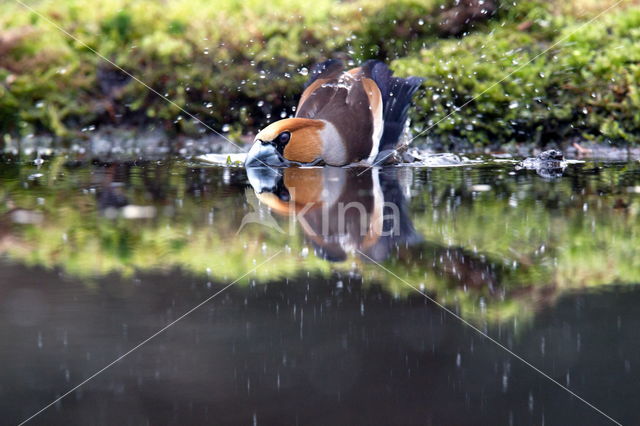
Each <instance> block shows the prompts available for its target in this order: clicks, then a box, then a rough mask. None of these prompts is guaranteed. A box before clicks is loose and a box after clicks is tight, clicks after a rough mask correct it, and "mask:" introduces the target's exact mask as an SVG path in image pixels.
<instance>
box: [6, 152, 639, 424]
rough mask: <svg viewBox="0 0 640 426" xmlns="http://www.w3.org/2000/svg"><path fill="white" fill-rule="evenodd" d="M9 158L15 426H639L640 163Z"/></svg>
mask: <svg viewBox="0 0 640 426" xmlns="http://www.w3.org/2000/svg"><path fill="white" fill-rule="evenodd" d="M3 161H4V164H3V167H2V168H1V169H0V170H1V173H2V175H1V176H0V195H1V197H2V204H1V207H0V208H1V210H0V251H1V252H2V264H1V266H0V282H1V283H2V284H1V287H0V291H1V292H2V298H1V302H0V316H1V317H2V318H3V322H2V325H1V326H0V335H1V336H2V338H3V341H4V342H5V343H4V344H3V345H2V349H1V351H0V362H1V365H3V366H4V368H3V369H2V372H1V373H0V375H1V378H0V392H1V394H0V395H1V396H2V398H1V399H0V413H1V415H2V417H3V419H5V421H4V422H3V423H7V424H12V423H13V424H15V423H19V422H20V421H22V420H24V419H26V418H28V417H29V416H31V415H32V414H34V413H35V412H37V411H38V410H39V409H41V408H42V407H43V406H45V405H47V404H48V403H50V402H51V401H53V400H54V399H55V398H56V397H57V396H59V395H61V394H63V393H65V392H66V391H68V390H69V389H71V388H73V387H74V386H76V385H77V384H78V383H80V382H82V381H83V380H84V379H85V378H87V377H89V376H91V375H92V374H93V373H94V372H96V371H98V370H100V369H101V368H103V367H104V366H105V365H107V364H109V363H110V362H111V361H113V360H114V359H116V358H117V357H118V356H120V355H121V354H123V353H125V352H127V351H128V350H129V349H131V348H133V347H135V346H136V345H137V344H138V343H139V342H141V341H143V340H144V339H146V338H147V337H149V336H151V335H152V334H154V333H155V332H156V331H158V330H159V329H161V328H162V327H164V326H165V325H167V324H169V323H170V322H171V321H173V320H175V319H177V318H179V317H180V316H181V315H183V314H184V313H185V312H188V311H189V310H190V309H191V308H193V307H194V306H196V305H198V304H199V303H201V302H202V301H204V300H206V299H207V298H208V297H210V296H211V295H213V294H215V293H216V292H218V291H220V290H221V289H223V288H224V287H225V286H226V285H228V284H229V283H232V282H234V281H235V280H238V281H237V283H235V284H234V285H232V286H231V287H229V288H228V289H226V290H225V291H224V292H222V293H220V294H219V295H218V296H216V297H215V298H213V299H212V300H210V301H209V302H208V303H206V304H205V305H203V306H202V307H200V308H199V309H197V310H196V311H194V312H193V313H191V314H190V315H188V316H187V317H186V318H184V319H182V320H181V321H179V322H178V323H176V324H175V325H173V326H172V327H171V328H169V329H168V330H167V331H166V332H164V333H162V334H160V335H158V336H157V337H156V338H154V339H153V340H151V341H149V342H148V343H146V344H145V345H143V346H142V347H140V348H139V349H137V350H136V351H134V352H133V353H131V355H129V356H128V357H126V358H124V359H123V360H122V361H120V362H119V363H117V364H115V365H114V366H112V367H111V368H109V369H108V370H106V371H104V372H103V373H102V374H100V375H98V376H97V377H95V378H94V379H92V380H91V381H89V382H88V383H86V384H85V385H83V386H82V387H80V388H79V389H78V390H77V391H75V392H74V393H72V394H70V395H69V396H67V397H66V398H64V399H62V400H61V401H60V402H58V403H57V404H55V405H54V406H52V407H51V408H49V409H48V410H46V411H44V412H43V413H42V414H40V415H39V416H37V417H35V418H34V419H33V420H32V421H31V422H32V423H33V424H70V423H73V424H85V423H89V424H120V423H121V424H154V425H156V424H212V423H214V424H215V423H221V424H229V423H238V424H319V425H320V424H389V423H398V424H455V425H467V424H468V425H472V424H518V425H520V424H536V425H539V424H546V425H555V424H611V423H610V422H609V421H608V420H607V419H606V418H605V417H604V416H602V415H601V414H599V413H597V412H596V411H594V410H593V409H592V408H590V407H588V406H587V405H585V404H584V403H582V402H580V401H579V400H577V399H576V398H574V397H572V396H571V395H570V394H569V393H568V392H566V391H565V390H563V389H562V388H560V387H559V386H557V385H556V384H554V383H552V382H551V381H549V380H548V379H547V378H544V377H543V376H542V375H540V374H539V373H538V372H536V371H534V370H533V369H532V368H531V367H529V366H527V365H525V364H523V363H522V362H520V361H518V360H517V359H516V358H514V357H513V356H512V355H510V354H509V353H507V352H506V351H505V350H504V349H501V348H499V347H498V346H496V345H495V344H494V343H492V342H490V341H488V340H487V339H486V338H485V337H483V336H482V335H480V334H479V333H477V332H476V331H474V330H473V329H471V328H469V327H468V326H466V325H464V324H463V323H462V322H461V321H460V320H459V319H457V318H455V317H453V316H451V315H449V314H448V313H446V312H445V311H444V310H443V309H441V308H440V307H438V306H437V305H436V304H434V303H432V302H431V301H430V300H428V299H427V298H425V296H423V295H422V294H420V292H423V293H424V294H426V295H427V296H428V297H429V298H432V299H433V300H435V301H437V302H438V303H439V304H442V305H443V306H446V307H448V308H449V309H451V310H453V311H454V312H455V313H456V314H457V315H459V316H460V317H461V318H463V319H464V320H465V321H469V322H471V323H472V324H475V325H476V326H477V327H479V328H480V329H481V330H483V331H484V332H486V333H487V334H488V335H490V336H492V337H494V338H495V339H497V340H498V341H500V342H501V343H502V344H504V345H505V346H506V347H508V348H510V350H512V351H513V352H515V353H517V354H518V355H520V356H522V357H523V358H525V359H526V360H527V361H529V362H530V363H531V364H533V365H535V366H536V367H538V368H540V369H541V370H543V371H545V372H546V373H548V374H549V375H550V376H551V377H552V378H553V379H554V380H557V381H558V382H559V383H561V384H562V385H564V386H567V387H569V388H570V389H571V390H573V391H574V392H576V393H577V394H579V395H580V396H582V397H584V398H585V399H586V400H588V401H589V402H591V403H592V404H594V405H595V406H597V407H598V408H599V409H601V410H602V411H604V412H605V413H607V414H608V415H610V416H611V417H613V418H615V419H616V420H618V421H620V422H622V423H624V424H635V423H637V422H638V414H637V409H636V408H635V400H636V399H637V398H636V397H637V395H638V391H640V385H639V383H640V370H639V369H638V366H639V365H640V364H639V363H640V355H639V353H640V351H639V349H640V347H639V343H638V339H637V338H636V330H637V329H638V325H639V323H640V287H638V286H637V284H638V283H640V257H639V256H638V254H639V253H638V248H637V241H638V237H639V231H640V225H639V224H638V216H639V214H640V164H638V163H637V162H635V163H634V162H630V163H627V162H607V163H602V162H594V161H590V162H587V163H585V164H582V165H572V166H570V167H568V168H567V169H566V170H565V171H564V173H563V175H562V176H561V177H557V178H550V177H542V176H539V175H538V174H536V172H535V171H530V170H516V168H515V167H514V165H513V164H511V163H482V164H477V165H473V166H469V167H451V168H446V167H445V168H437V169H424V168H384V169H374V170H369V171H366V172H364V173H362V170H359V169H353V170H345V169H309V170H293V171H284V172H282V173H281V175H282V176H278V174H275V175H274V174H273V173H269V172H266V173H263V174H258V175H256V173H249V175H247V172H246V171H245V170H244V169H242V168H218V167H204V166H201V165H198V164H196V163H189V162H181V161H160V162H139V163H133V162H132V163H106V164H105V163H94V164H84V163H76V162H72V161H69V160H68V159H65V158H64V157H56V158H52V159H47V161H45V163H44V164H43V165H42V166H40V167H37V166H35V165H34V164H33V162H32V161H31V159H30V160H23V161H19V159H15V158H5V159H4V160H3ZM349 203H353V204H352V205H353V206H355V205H357V206H361V209H362V210H358V208H353V209H351V210H347V211H346V212H345V211H344V206H346V205H349ZM341 206H342V207H343V210H340V208H341ZM394 206H395V207H394ZM305 208H306V210H305ZM339 217H343V219H341V220H338V219H337V218H339ZM363 230H364V231H363ZM265 261H266V263H265V264H263V263H264V262H265ZM380 265H381V266H382V267H381V266H380ZM247 272H249V273H248V274H247ZM245 275H246V276H245Z"/></svg>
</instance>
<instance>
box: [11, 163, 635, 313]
mask: <svg viewBox="0 0 640 426" xmlns="http://www.w3.org/2000/svg"><path fill="white" fill-rule="evenodd" d="M96 171H100V170H96ZM639 171H640V169H639V166H638V165H633V164H630V165H628V166H626V167H616V168H605V169H596V168H594V169H592V170H591V171H590V172H591V173H578V174H573V173H572V172H571V170H569V171H568V176H567V177H564V178H562V179H560V180H557V181H554V182H547V181H543V180H541V179H538V178H535V179H527V178H526V176H525V175H524V174H525V173H528V172H521V175H520V176H515V177H509V178H506V175H505V174H504V173H500V170H495V169H492V170H491V173H490V176H489V174H487V172H486V171H484V170H483V169H482V168H475V169H471V170H465V169H453V170H444V169H442V170H433V171H429V176H430V178H429V179H422V177H421V175H420V173H421V172H420V171H417V172H416V174H417V175H416V178H417V179H416V180H417V181H419V182H422V183H420V184H417V185H415V186H414V188H413V192H414V193H415V194H416V195H415V196H414V198H413V199H412V201H411V208H412V214H411V216H412V218H413V222H414V225H415V227H416V228H417V230H418V231H419V232H420V234H422V236H423V237H424V239H425V242H424V243H422V244H420V245H417V246H415V247H413V248H405V247H400V248H398V250H399V252H398V253H399V254H398V255H397V256H393V257H392V258H390V259H389V260H388V261H386V262H385V263H384V266H385V267H386V268H389V269H390V270H391V271H393V272H394V273H395V274H397V275H398V276H399V277H402V278H403V279H404V280H406V281H407V282H409V283H410V284H412V285H415V286H417V287H421V286H423V287H424V290H425V291H426V292H427V293H428V294H429V295H432V296H433V297H435V299H436V300H438V301H439V302H440V303H443V304H446V305H449V306H456V308H457V309H459V311H460V313H461V314H462V315H463V316H464V317H465V318H469V319H473V320H477V321H488V322H491V321H504V320H508V319H512V318H518V319H526V318H528V317H530V316H531V315H532V314H533V312H535V310H536V309H538V308H539V307H540V306H545V305H546V304H549V303H553V302H554V301H555V299H556V298H557V297H558V296H560V295H561V294H562V293H563V292H565V291H568V290H571V289H574V288H582V287H600V286H604V285H607V284H611V283H620V284H636V283H640V255H639V253H638V248H637V241H638V237H640V235H639V233H640V225H639V221H638V219H639V217H638V216H639V215H640V201H639V199H638V195H636V194H635V193H633V192H628V188H632V189H633V190H634V191H635V188H636V187H637V186H638V185H640V174H639ZM34 172H35V168H34V167H31V166H16V165H14V166H10V165H6V166H5V167H4V168H3V170H2V177H3V184H2V186H1V187H0V199H2V201H3V202H2V203H1V204H0V206H1V209H0V248H1V250H2V252H3V253H4V254H5V255H6V256H8V257H9V258H11V259H14V260H16V261H20V262H24V263H27V264H30V265H39V266H44V267H48V268H61V269H63V270H64V271H65V272H66V273H68V274H71V275H74V276H78V277H82V278H84V279H90V278H91V277H94V276H103V275H107V274H110V273H119V274H123V275H125V276H131V275H133V274H135V273H136V272H137V271H149V270H163V271H166V270H169V269H174V268H179V269H181V270H182V271H184V272H185V273H189V274H193V275H197V276H207V275H209V276H211V277H212V279H216V280H223V281H225V282H229V281H231V280H233V279H235V278H237V277H239V276H240V275H242V274H244V273H245V272H246V271H248V270H250V269H251V268H252V267H254V266H255V265H256V264H259V263H261V262H263V261H264V260H266V259H267V258H268V257H269V256H271V255H272V254H274V253H276V252H277V251H278V250H280V249H283V253H282V254H281V255H279V256H277V257H276V258H274V259H273V260H272V261H270V262H269V263H268V264H267V265H265V266H263V267H261V268H259V269H258V270H257V271H256V273H255V274H250V276H249V277H247V278H246V279H245V280H243V281H242V282H243V283H245V284H246V283H250V282H251V281H252V280H254V279H258V280H262V281H267V280H275V279H283V278H292V279H302V280H304V277H305V276H306V274H307V272H308V273H311V274H319V275H325V276H328V275H329V274H330V273H331V271H332V270H336V269H337V270H339V271H340V272H341V273H343V274H344V275H348V274H350V273H358V274H362V276H363V278H364V281H365V283H368V284H370V285H382V286H384V287H385V289H386V290H388V291H390V292H392V293H393V294H395V295H397V296H398V297H406V296H408V295H410V294H412V293H413V292H414V290H412V289H410V288H409V287H407V286H406V285H405V284H404V283H403V282H402V281H400V280H398V279H396V278H394V277H393V276H391V275H389V274H387V273H386V272H384V271H383V270H382V269H380V268H378V267H377V266H375V265H373V264H371V263H369V262H367V261H365V260H364V259H358V258H357V257H352V258H350V259H349V260H348V261H346V262H344V263H341V264H337V265H336V264H329V263H328V262H325V261H322V260H320V259H318V258H317V257H315V256H314V255H313V253H309V255H308V256H304V255H303V254H302V253H303V251H304V250H303V248H304V247H306V243H305V241H304V239H303V238H302V236H301V235H296V236H295V237H289V235H287V234H281V233H279V232H277V231H271V230H268V229H266V228H262V227H260V226H258V225H248V226H247V227H246V228H244V229H243V231H242V232H241V233H240V234H239V235H236V230H237V229H238V227H239V225H240V222H241V219H242V216H243V214H244V213H245V212H250V211H251V208H250V207H249V206H248V205H247V204H246V202H245V199H244V195H243V194H244V187H243V186H242V185H238V184H231V185H223V184H221V182H222V179H221V176H220V175H219V173H220V171H219V170H216V169H210V170H205V171H203V172H201V173H200V172H198V173H193V172H192V170H191V169H190V168H187V167H185V166H182V165H179V164H174V165H171V166H153V165H149V166H146V167H132V166H129V167H128V168H122V169H118V168H116V169H112V170H111V171H110V172H105V171H100V172H101V173H102V174H100V175H92V174H89V173H86V171H85V170H79V171H75V172H74V171H71V170H68V169H67V168H65V167H64V165H63V162H62V161H61V160H57V161H53V162H48V163H47V167H46V168H45V170H44V171H43V173H44V176H42V177H40V178H38V179H35V180H34V179H31V180H29V179H28V176H30V175H32V174H33V173H34ZM109 173H112V175H113V176H116V175H118V176H126V177H127V178H126V179H125V181H126V182H127V185H126V186H125V187H124V192H123V194H124V195H125V196H126V197H127V199H128V200H129V202H130V203H132V204H134V205H135V204H137V205H148V204H150V203H151V204H153V205H154V206H155V207H156V211H157V212H158V213H157V215H156V216H155V217H154V218H152V219H140V220H127V219H124V218H116V219H109V218H107V217H105V216H104V215H103V214H101V213H100V212H99V211H98V199H99V198H100V191H105V190H107V189H108V188H109V185H108V184H109V182H110V178H109V176H111V175H109ZM233 173H242V172H241V171H234V172H233ZM95 176H103V178H102V179H99V180H98V181H96V177H95ZM488 179H490V182H491V184H492V190H491V191H489V192H481V193H477V192H473V191H472V190H471V189H470V187H471V185H473V184H476V183H489V181H488ZM25 182H26V186H25ZM158 186H161V187H162V188H163V192H162V193H161V194H160V195H158V192H157V191H155V188H157V187H158ZM91 188H94V189H95V190H96V191H95V192H94V191H92V190H91ZM118 188H119V187H118ZM154 194H155V195H154ZM39 199H40V200H39ZM175 200H181V201H180V203H176V201H175ZM585 205H586V207H585ZM16 208H20V209H26V210H37V211H40V212H42V213H43V216H44V221H43V222H42V223H40V224H34V225H17V224H12V223H11V221H10V216H9V215H10V213H11V212H12V211H14V209H16ZM230 212H232V214H231V213H230ZM279 220H280V221H281V225H282V227H283V228H284V229H285V230H286V229H287V220H286V219H284V218H281V219H279ZM296 277H298V278H296ZM300 277H302V278H300Z"/></svg>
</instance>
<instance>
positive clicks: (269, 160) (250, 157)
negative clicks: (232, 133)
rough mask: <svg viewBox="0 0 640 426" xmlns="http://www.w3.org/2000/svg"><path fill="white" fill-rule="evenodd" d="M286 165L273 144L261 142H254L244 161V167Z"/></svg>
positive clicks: (285, 161) (286, 162)
mask: <svg viewBox="0 0 640 426" xmlns="http://www.w3.org/2000/svg"><path fill="white" fill-rule="evenodd" d="M288 164H289V162H288V161H287V160H285V159H284V157H283V156H282V155H281V154H280V153H279V152H278V150H276V147H275V146H274V145H273V144H271V143H265V142H263V141H261V140H257V141H255V143H254V144H253V146H252V147H251V149H250V150H249V152H248V153H247V159H246V160H245V161H244V166H245V167H282V166H287V165H288Z"/></svg>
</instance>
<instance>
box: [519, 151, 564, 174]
mask: <svg viewBox="0 0 640 426" xmlns="http://www.w3.org/2000/svg"><path fill="white" fill-rule="evenodd" d="M566 167H567V163H566V162H565V161H564V155H563V154H562V152H561V151H558V150H555V149H550V150H548V151H543V152H541V153H540V154H538V155H536V156H535V157H530V158H526V159H524V160H523V161H521V162H520V163H518V164H517V165H516V170H535V171H536V173H537V174H538V175H540V176H542V177H545V178H557V177H560V176H562V173H563V172H564V169H565V168H566Z"/></svg>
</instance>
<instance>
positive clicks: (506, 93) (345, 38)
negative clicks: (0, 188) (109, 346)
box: [0, 0, 640, 146]
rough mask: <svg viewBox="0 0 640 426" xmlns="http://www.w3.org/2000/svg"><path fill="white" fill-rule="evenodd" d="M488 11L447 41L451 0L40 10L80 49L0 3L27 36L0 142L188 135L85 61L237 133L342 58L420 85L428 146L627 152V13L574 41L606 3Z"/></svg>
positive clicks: (251, 0)
mask: <svg viewBox="0 0 640 426" xmlns="http://www.w3.org/2000/svg"><path fill="white" fill-rule="evenodd" d="M498 3H499V7H498V9H497V11H496V12H495V14H493V15H492V17H491V19H489V20H482V19H481V20H479V21H478V22H474V23H472V25H469V26H468V28H467V29H465V31H466V32H465V33H464V34H463V35H462V36H460V37H457V38H449V37H445V36H444V34H443V30H442V28H441V25H442V16H443V15H442V14H443V13H444V12H445V11H446V10H447V9H448V8H449V7H451V6H452V5H453V4H454V2H452V1H449V0H424V1H422V0H421V1H418V0H393V1H391V2H385V1H381V0H355V1H352V2H334V1H332V0H317V1H314V3H313V7H309V6H308V4H307V2H303V1H301V0H274V1H272V2H269V3H265V2H261V1H257V0H248V1H239V0H225V1H222V2H207V1H204V0H196V1H174V2H170V3H167V4H165V3H161V2H147V1H140V0H133V1H128V0H115V1H113V2H107V3H102V4H99V5H92V6H90V7H89V6H88V5H87V4H86V3H84V2H80V1H78V0H64V1H57V2H54V1H51V0H45V1H42V2H39V3H37V5H36V6H35V7H37V10H38V12H39V13H42V14H43V16H45V17H46V18H47V19H51V20H52V21H53V22H55V23H56V25H59V26H60V27H61V28H62V29H64V30H65V31H67V32H68V33H70V34H72V35H73V36H74V37H76V38H77V40H73V39H71V38H69V37H67V36H65V35H64V34H63V33H62V32H60V31H59V29H57V28H55V27H54V26H52V25H51V24H50V23H48V22H47V21H46V19H43V18H41V17H39V16H38V15H37V14H35V13H33V12H31V11H29V10H26V9H24V8H22V7H20V6H19V5H17V4H13V3H5V4H3V5H2V6H0V9H1V11H2V13H0V28H2V29H3V30H2V34H7V33H8V32H9V31H15V30H17V29H26V31H28V32H29V36H25V37H23V38H21V39H19V41H18V42H16V43H15V45H12V46H10V48H9V49H8V51H7V53H6V54H5V55H3V56H2V57H1V58H0V95H1V96H0V133H7V132H10V133H12V134H18V135H20V134H21V135H25V134H28V133H33V132H53V133H55V134H57V135H69V136H72V135H73V134H74V132H75V131H77V130H78V129H81V128H82V127H85V126H87V125H89V124H98V125H99V124H103V123H123V122H124V123H126V122H127V120H130V119H132V118H134V117H135V118H136V121H135V122H136V123H140V118H141V117H142V118H143V119H144V120H143V122H144V121H146V122H147V123H149V124H154V125H162V126H163V127H164V128H169V129H173V130H174V131H175V132H186V133H191V132H193V128H194V126H193V125H192V123H191V124H190V123H189V122H188V121H187V120H184V119H179V116H180V114H181V113H180V111H179V110H178V109H177V108H176V107H175V106H172V105H171V104H169V103H167V102H166V101H164V100H162V99H161V98H160V97H159V96H156V95H154V94H152V93H150V92H149V90H148V89H147V88H146V87H144V86H143V85H141V84H138V83H137V82H135V81H133V80H131V81H129V82H128V83H127V84H123V85H122V87H119V86H118V87H113V86H114V85H113V84H111V83H110V82H109V81H108V79H105V77H104V76H101V75H100V73H99V72H98V69H100V68H101V67H104V61H103V60H101V59H100V58H99V57H97V56H96V55H95V54H94V53H93V52H92V51H91V50H92V49H93V50H95V51H97V52H99V53H100V54H101V55H103V56H104V57H106V58H107V59H109V60H111V61H114V62H115V63H117V64H119V65H120V66H122V67H123V68H124V69H126V70H127V71H129V72H131V73H132V74H133V75H135V76H136V77H137V78H139V79H140V80H141V81H144V82H145V83H146V84H148V85H149V86H150V87H152V88H153V89H154V90H156V91H157V92H158V93H161V94H166V95H167V96H168V97H169V98H170V99H172V100H173V101H174V102H175V103H177V104H178V105H180V106H182V107H183V108H185V109H186V110H188V111H189V112H190V113H192V114H194V115H196V116H197V117H198V118H199V119H201V120H202V121H204V122H205V123H207V124H208V125H210V126H212V127H214V128H217V129H220V128H221V127H222V126H223V125H224V124H236V125H235V127H238V126H242V128H244V129H245V131H246V132H251V131H253V130H254V129H255V128H258V127H261V126H264V125H265V124H266V123H268V122H269V121H272V120H273V119H274V118H279V117H280V116H281V115H282V114H284V115H288V114H291V113H292V107H293V106H295V103H296V101H297V97H298V96H299V94H300V92H301V89H302V84H303V82H304V81H305V79H306V76H305V75H303V74H304V72H301V70H302V69H303V68H307V69H309V68H310V67H311V66H312V65H313V64H314V63H316V62H318V61H321V60H324V59H326V58H328V57H332V56H342V57H345V58H347V59H348V60H349V59H350V60H352V61H353V63H358V62H360V61H362V60H366V59H371V58H377V59H382V60H386V61H391V60H393V63H392V66H393V68H394V70H396V72H397V73H398V74H400V75H410V74H412V75H420V76H424V77H425V78H426V83H425V90H424V92H422V93H421V94H420V95H419V96H418V97H417V105H418V107H417V108H416V109H414V111H413V113H412V117H413V123H414V125H415V126H416V128H417V129H418V130H420V129H427V128H430V127H431V126H432V125H433V128H432V129H430V130H429V134H431V135H436V136H448V135H451V136H456V137H463V138H466V139H469V140H470V141H472V142H473V143H474V144H476V145H478V146H486V145H491V144H494V145H497V144H502V143H506V142H510V141H514V140H540V141H542V142H545V141H549V140H559V139H562V138H566V137H568V136H591V137H604V138H608V139H611V140H625V141H631V142H633V141H635V140H636V139H637V135H638V131H637V129H638V127H639V126H638V124H639V120H640V113H638V112H637V111H638V105H639V104H640V96H639V95H638V90H637V85H636V84H635V82H636V81H638V77H639V76H638V73H639V72H640V71H639V69H638V62H639V56H640V43H638V37H640V34H639V30H638V29H637V28H638V23H639V22H640V9H639V8H638V7H637V6H633V7H630V8H628V9H626V10H624V11H618V12H615V11H614V12H611V13H610V14H608V15H607V16H606V17H603V18H602V19H600V20H598V21H597V22H594V23H592V24H590V25H588V26H585V27H584V28H583V27H581V25H582V24H583V23H584V22H586V20H587V19H590V18H591V17H593V16H595V14H596V13H597V12H598V11H599V10H602V9H603V8H605V7H606V5H601V6H599V7H600V9H598V8H590V9H588V10H587V11H586V12H584V13H582V12H580V13H578V11H581V10H582V9H578V8H577V5H578V4H579V2H575V1H573V2H568V3H567V2H564V3H560V2H548V1H543V0H533V1H519V2H516V3H515V4H514V2H511V1H500V2H498ZM567 36H568V39H567V42H566V43H564V42H563V43H561V44H559V45H557V46H555V43H557V42H559V41H561V40H563V38H564V37H567ZM78 40H79V41H78ZM550 47H552V48H551V50H550V51H549V52H547V53H544V54H542V55H541V56H539V57H537V55H540V54H541V53H543V52H544V51H545V49H548V48H550ZM1 50H2V46H0V51H1ZM530 60H533V62H532V63H530V64H528V65H526V66H525V67H524V68H522V69H521V70H518V68H519V67H520V66H522V65H523V64H526V63H527V62H528V61H530ZM513 71H515V72H514V73H513V74H510V73H511V72H513ZM503 77H504V80H503V81H500V80H502V79H503ZM496 82H499V83H498V84H495V83H496ZM116 86H117V85H116ZM485 91H486V92H485ZM479 95H480V98H478V99H477V100H473V101H471V100H472V99H474V98H476V97H477V96H479ZM259 101H262V102H260V103H259ZM469 101H471V102H469ZM467 102H469V103H468V104H467ZM43 105H46V107H45V108H43V107H42V106H43ZM259 105H260V106H259ZM463 105H464V106H465V107H464V108H463V109H462V110H461V111H457V112H456V108H459V107H461V106H463ZM452 112H455V113H454V114H452V115H451V116H450V117H447V115H449V114H450V113H452ZM115 117H119V118H117V119H116V118H115ZM444 117H447V118H446V119H445V120H442V121H440V120H441V119H443V118H444ZM183 118H184V117H183ZM436 123H437V124H436Z"/></svg>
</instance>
